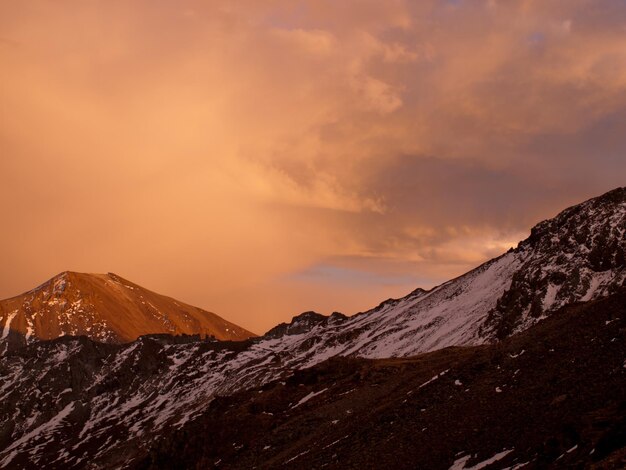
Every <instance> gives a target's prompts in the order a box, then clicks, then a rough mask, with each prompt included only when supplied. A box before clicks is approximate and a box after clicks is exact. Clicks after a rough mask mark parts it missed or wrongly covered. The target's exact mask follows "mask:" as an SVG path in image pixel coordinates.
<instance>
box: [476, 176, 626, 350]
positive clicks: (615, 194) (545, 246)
mask: <svg viewBox="0 0 626 470" xmlns="http://www.w3.org/2000/svg"><path fill="white" fill-rule="evenodd" d="M515 253H516V254H518V255H519V257H520V259H521V260H522V262H521V263H520V267H519V269H517V270H516V271H515V273H513V276H512V282H511V286H510V287H509V289H507V290H506V292H505V293H504V294H503V295H502V296H501V297H500V298H499V299H498V303H497V306H496V307H495V308H494V309H493V310H491V312H490V313H489V317H488V318H487V321H486V323H485V325H484V328H483V329H482V330H483V333H485V334H487V335H488V336H489V335H491V334H493V335H495V336H496V337H497V338H500V339H501V338H504V337H506V336H508V335H510V334H511V333H513V332H515V331H522V330H524V329H525V328H527V327H528V326H529V325H531V324H534V323H536V322H537V320H538V319H539V318H541V317H542V316H545V315H547V314H549V312H551V311H553V310H554V309H556V308H559V307H561V306H563V305H567V304H570V303H573V302H577V301H586V300H591V299H596V298H600V297H604V296H606V295H609V294H611V293H613V292H615V291H616V290H617V289H618V288H619V287H620V286H623V285H624V284H625V282H626V188H618V189H615V190H613V191H610V192H608V193H606V194H604V195H603V196H600V197H598V198H595V199H591V200H589V201H587V202H584V203H582V204H579V205H577V206H574V207H570V208H569V209H566V210H564V211H563V212H561V213H560V214H559V215H557V216H556V217H555V218H553V219H550V220H546V221H544V222H541V223H540V224H538V225H536V226H535V227H534V228H533V229H532V231H531V235H530V237H529V238H528V239H527V240H525V241H523V242H522V243H520V244H519V246H518V248H517V250H515Z"/></svg>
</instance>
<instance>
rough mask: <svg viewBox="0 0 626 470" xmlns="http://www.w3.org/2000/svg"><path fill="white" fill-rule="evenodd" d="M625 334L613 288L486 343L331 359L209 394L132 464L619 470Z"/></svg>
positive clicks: (624, 461) (624, 435)
mask: <svg viewBox="0 0 626 470" xmlns="http://www.w3.org/2000/svg"><path fill="white" fill-rule="evenodd" d="M625 334H626V289H625V288H622V289H620V290H618V291H617V293H615V294H612V295H610V296H609V297H607V298H604V299H601V300H597V301H593V302H586V303H582V304H576V305H571V306H567V307H564V308H563V309H561V310H559V311H558V312H556V313H555V314H554V315H552V316H551V317H550V318H548V319H546V321H544V322H541V323H539V324H537V325H535V326H533V327H531V328H530V329H528V330H526V331H524V332H523V333H521V334H519V335H515V336H513V337H510V338H507V339H505V340H504V341H502V342H501V343H499V344H495V345H484V346H474V347H466V348H459V347H450V348H446V349H443V350H438V351H435V352H431V353H426V354H422V355H419V356H416V357H413V358H408V359H406V358H403V359H374V360H372V359H361V358H344V357H338V358H334V359H331V360H329V361H326V362H324V363H322V364H318V365H316V366H314V367H312V368H309V369H304V370H300V371H297V372H295V373H294V374H293V375H291V376H290V377H289V378H288V379H287V380H284V381H274V382H271V383H268V384H266V385H264V386H262V387H259V388H254V389H251V390H246V391H242V392H238V393H236V394H233V395H231V396H228V397H218V398H216V399H215V400H214V401H213V402H211V404H210V405H209V406H208V407H207V409H206V410H204V411H203V412H202V413H201V414H200V415H199V416H198V417H197V418H196V419H195V420H193V421H192V422H189V423H188V424H187V425H185V426H183V427H182V428H181V429H180V430H178V431H176V432H175V433H173V434H170V435H165V436H164V437H163V438H161V439H159V440H158V441H157V442H156V443H155V444H154V445H153V446H152V448H151V450H150V452H149V453H148V454H147V455H146V457H144V458H143V459H141V460H140V461H138V462H137V463H136V464H135V468H137V469H141V470H154V469H161V468H177V469H181V470H182V469H195V468H213V467H217V466H219V468H223V469H247V468H257V469H273V468H324V469H327V468H328V469H344V468H355V469H356V468H393V469H407V470H409V469H416V468H418V469H420V468H424V469H433V470H436V469H442V470H447V469H459V470H460V469H463V468H467V469H469V468H472V469H476V468H483V467H481V466H480V465H483V466H487V464H488V463H489V462H493V463H494V466H492V467H488V468H490V469H493V468H498V469H502V468H508V469H512V468H516V469H519V468H522V467H523V468H524V469H526V470H530V469H537V468H554V467H556V468H580V469H582V468H603V469H609V468H613V469H624V468H626V362H625V360H624V358H625V357H626V342H625V341H624V340H625V339H626V336H625ZM496 462H497V463H496ZM594 466H596V467H594Z"/></svg>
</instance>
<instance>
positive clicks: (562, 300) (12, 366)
mask: <svg viewBox="0 0 626 470" xmlns="http://www.w3.org/2000/svg"><path fill="white" fill-rule="evenodd" d="M625 194H626V189H624V188H621V189H618V190H615V191H612V192H611V193H608V194H606V195H604V196H601V197H599V198H596V199H593V200H590V201H587V202H585V203H583V204H581V205H579V206H575V207H573V208H570V209H568V210H566V211H564V212H563V213H561V214H559V215H558V216H557V217H556V218H555V219H553V220H551V221H547V222H542V223H541V224H539V225H538V226H537V227H535V229H533V231H532V234H531V236H530V237H529V238H528V239H527V240H525V241H523V242H522V243H520V244H519V246H518V247H517V248H516V249H514V250H510V251H509V252H508V253H506V254H504V255H502V256H500V257H498V258H496V259H494V260H491V261H489V262H487V263H485V264H483V265H481V266H479V267H478V268H476V269H474V270H472V271H470V272H469V273H467V274H465V275H463V276H460V277H459V278H456V279H453V280H451V281H449V282H446V283H445V284H442V285H441V286H438V287H436V288H434V289H432V290H430V291H424V290H422V289H417V290H415V291H414V292H412V293H411V294H409V295H408V296H406V297H404V298H402V299H395V300H394V299H391V300H388V301H385V302H383V303H382V304H380V305H379V306H378V307H376V308H375V309H372V310H370V311H368V312H365V313H361V314H358V315H355V316H353V317H349V318H346V317H344V316H343V315H340V314H334V315H332V316H330V317H325V316H323V315H319V314H316V313H314V312H307V313H305V314H302V315H299V316H297V317H294V319H293V320H292V322H291V323H289V324H282V325H279V326H278V327H276V328H274V329H272V330H270V332H268V334H267V335H265V336H263V337H260V338H253V339H250V340H246V341H240V342H218V341H199V340H193V339H192V338H186V339H174V338H168V337H166V336H149V337H142V338H141V339H139V340H137V341H135V342H133V343H130V344H123V345H99V344H94V343H92V342H91V341H88V340H87V339H85V338H72V337H64V338H59V339H56V340H53V341H49V342H35V343H33V344H29V345H28V346H27V347H25V348H21V349H18V350H15V351H9V352H8V353H7V354H6V355H5V357H2V358H0V430H2V432H1V433H0V449H3V450H0V467H2V465H18V464H19V465H24V466H27V467H28V466H34V467H36V466H37V465H40V464H41V462H43V461H44V460H45V461H50V460H49V459H51V458H52V459H57V461H58V462H60V463H62V465H60V466H63V467H64V468H72V467H76V468H82V467H85V466H87V465H88V464H91V463H93V464H96V465H99V466H102V467H105V468H117V467H123V466H125V465H127V464H129V463H130V462H132V461H134V459H135V458H136V457H137V456H139V455H141V454H142V453H144V452H147V450H148V448H149V447H150V445H151V443H152V442H153V441H154V439H156V438H158V437H159V436H163V435H166V434H168V433H169V432H171V431H172V430H174V429H180V428H181V427H182V426H184V425H185V424H186V423H187V422H189V421H190V420H193V419H194V418H196V417H197V416H198V415H199V414H200V413H202V412H203V410H205V409H206V408H207V406H208V405H209V404H210V403H211V402H212V400H214V398H215V397H216V396H224V395H230V394H233V393H235V392H238V391H241V390H246V389H250V388H253V387H259V386H262V385H263V384H268V383H270V382H273V381H281V380H282V381H284V380H289V377H291V376H292V375H293V373H294V371H297V370H300V369H304V368H307V367H311V366H314V365H316V364H319V363H321V362H323V361H325V360H327V359H329V358H337V357H360V358H372V359H383V358H392V357H395V358H398V357H410V356H414V355H416V354H419V353H422V352H427V351H434V350H438V349H442V348H445V347H448V346H468V345H484V344H486V343H492V342H497V341H498V340H503V339H505V338H507V337H508V336H509V335H510V334H511V333H514V332H521V331H523V330H526V329H527V328H529V327H531V326H532V325H534V324H535V323H538V322H539V321H540V320H541V319H548V318H550V317H551V316H552V315H553V313H554V312H556V311H557V310H558V309H559V307H561V306H563V305H566V304H569V303H572V302H589V301H594V300H597V299H602V298H605V297H606V296H608V295H610V294H611V293H612V292H617V291H618V290H619V288H620V286H622V285H623V284H624V279H625V276H626V272H625V267H624V262H623V252H624V230H625V227H626V224H625V213H626V200H625ZM620 253H621V254H620ZM131 287H132V286H131ZM120 288H122V287H120ZM48 290H49V289H45V291H48ZM51 290H52V291H54V285H52V287H51ZM65 290H67V288H66V289H65ZM130 291H132V292H134V290H133V289H130ZM30 295H33V294H30ZM37 295H40V294H37ZM42 295H43V294H42ZM48 295H51V294H48ZM155 295H156V294H155ZM621 298H622V299H623V296H622V297H621ZM151 302H152V300H151ZM155 305H156V304H155ZM11 311H12V310H10V311H9V312H11ZM4 312H6V310H5V311H4ZM4 315H5V316H4V322H5V326H6V325H13V323H12V322H13V321H15V318H17V317H15V318H12V319H11V320H10V321H9V320H8V317H7V316H6V313H5V314H4ZM590 315H591V314H590ZM562 325H563V327H564V328H566V325H567V322H563V323H562ZM5 331H8V330H7V329H6V327H5ZM22 331H23V330H22ZM15 335H19V334H18V333H15ZM3 336H4V335H3ZM7 337H8V334H7ZM5 339H6V338H5ZM622 340H623V338H622ZM278 383H279V382H278ZM111 435H113V436H114V437H113V438H110V436H111ZM20 462H21V463H20ZM19 465H18V467H17V468H19Z"/></svg>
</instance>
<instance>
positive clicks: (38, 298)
mask: <svg viewBox="0 0 626 470" xmlns="http://www.w3.org/2000/svg"><path fill="white" fill-rule="evenodd" d="M0 324H3V325H4V329H3V334H2V336H3V338H2V339H5V340H7V341H6V343H7V344H9V345H11V346H12V347H15V346H19V345H20V344H25V343H28V342H30V341H32V340H34V339H52V338H56V337H58V336H64V335H72V336H76V335H85V336H88V337H90V338H92V339H95V340H98V341H104V342H114V343H119V342H127V341H133V340H135V339H137V338H138V337H139V336H141V335H145V334H152V333H168V334H174V335H176V334H189V335H193V334H199V335H201V336H213V337H215V338H217V339H221V340H242V339H246V338H249V337H251V336H254V334H252V333H250V332H249V331H246V330H245V329H243V328H241V327H239V326H237V325H234V324H233V323H230V322H228V321H226V320H224V319H223V318H220V317H219V316H217V315H215V314H214V313H211V312H208V311H206V310H202V309H200V308H197V307H193V306H191V305H188V304H185V303H183V302H179V301H177V300H175V299H172V298H170V297H166V296H163V295H160V294H157V293H155V292H152V291H149V290H148V289H145V288H143V287H141V286H139V285H137V284H134V283H132V282H130V281H128V280H126V279H124V278H122V277H121V276H119V275H117V274H114V273H107V274H97V273H79V272H73V271H63V272H61V273H59V274H57V275H55V276H54V277H52V278H50V279H49V280H47V281H46V282H44V283H43V284H41V285H39V286H38V287H36V288H35V289H32V290H30V291H28V292H26V293H24V294H22V295H19V296H16V297H13V298H10V299H6V300H3V301H0Z"/></svg>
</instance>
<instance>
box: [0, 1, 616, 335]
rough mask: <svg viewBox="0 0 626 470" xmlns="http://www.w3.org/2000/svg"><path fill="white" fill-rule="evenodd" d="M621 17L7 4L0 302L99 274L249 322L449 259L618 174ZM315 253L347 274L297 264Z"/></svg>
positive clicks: (363, 5) (389, 285)
mask: <svg viewBox="0 0 626 470" xmlns="http://www.w3.org/2000/svg"><path fill="white" fill-rule="evenodd" d="M625 21H626V6H624V3H623V2H618V1H610V0H603V1H600V2H597V1H596V2H591V1H584V0H579V1H569V0H567V1H566V0H563V1H557V2H535V1H521V0H520V1H511V2H494V1H485V2H453V3H450V2H440V1H425V2H408V1H403V0H392V1H386V2H379V1H374V0H371V1H369V0H368V1H359V2H356V1H352V0H350V1H345V2H335V1H331V0H328V1H326V0H324V1H302V2H291V1H289V2H288V1H286V0H272V1H271V2H256V1H251V0H250V1H243V2H237V3H233V2H226V1H212V2H204V1H199V0H185V1H181V2H175V3H174V2H156V3H155V2H150V1H147V0H145V1H137V2H130V3H129V2H121V1H108V2H105V1H93V2H78V1H70V2H65V3H58V2H49V1H44V0H41V1H33V2H28V4H26V3H25V2H5V3H3V4H2V5H1V6H0V38H2V39H1V40H0V66H1V67H2V70H4V71H8V73H3V74H1V76H0V113H1V114H0V148H1V152H2V155H3V158H1V159H0V175H2V178H3V180H2V185H0V210H2V212H3V214H5V216H4V217H5V220H7V221H8V222H7V223H6V224H5V228H4V229H3V230H2V231H0V262H1V263H2V265H3V266H5V268H4V269H2V270H0V286H2V290H1V291H0V297H6V296H9V295H13V294H17V293H19V292H20V291H23V290H27V289H29V288H30V287H32V286H33V285H35V284H37V283H38V282H40V281H42V280H43V279H45V278H47V277H50V276H51V275H53V274H55V273H56V272H58V271H61V270H64V269H75V270H83V271H117V272H119V274H121V275H123V276H125V277H128V278H130V279H132V280H134V281H136V282H138V283H140V284H145V285H146V286H147V287H150V288H153V289H154V290H159V291H162V292H164V293H167V294H170V295H172V296H175V297H176V296H178V297H180V298H181V299H182V300H187V301H189V302H192V303H196V304H198V305H200V306H202V307H205V308H208V309H212V310H215V311H216V312H217V313H219V314H222V315H224V316H226V317H228V318H229V319H231V320H233V321H235V322H239V323H241V324H242V325H243V326H246V327H248V328H251V329H253V330H256V331H259V332H260V331H261V330H263V329H267V328H269V327H270V326H272V324H273V323H274V322H276V321H282V320H284V319H286V318H288V317H290V316H291V315H292V314H293V313H296V312H297V311H299V310H304V309H307V308H320V309H326V310H332V309H335V308H337V309H342V310H345V311H347V313H350V312H351V311H356V310H363V309H365V308H367V307H368V306H371V305H374V304H376V303H378V301H380V300H381V298H382V297H389V296H399V295H402V294H403V293H405V292H408V291H409V290H412V289H413V288H415V287H418V286H417V285H411V283H413V282H415V283H421V282H425V283H427V284H428V283H434V282H439V281H440V280H442V279H446V278H448V277H450V276H454V275H458V274H461V273H462V272H463V270H466V269H469V268H471V267H473V266H474V265H475V264H477V263H479V262H480V261H482V260H484V259H487V258H488V257H490V256H494V255H496V254H498V253H499V252H500V251H502V250H504V249H505V248H506V247H507V246H509V245H510V244H511V243H513V242H514V241H515V240H516V239H518V238H520V237H523V236H524V234H525V233H527V232H528V229H529V228H530V226H531V225H532V224H534V223H535V222H537V221H539V220H540V219H542V218H546V217H549V216H552V215H554V214H555V212H556V211H558V210H559V209H561V208H562V207H564V206H565V205H567V204H572V203H575V202H578V201H580V200H582V199H585V198H587V197H591V196H593V195H594V194H598V193H600V192H602V191H605V190H608V189H610V188H611V187H613V186H618V185H620V184H623V181H620V175H623V174H624V170H625V168H624V159H623V158H622V156H623V155H624V151H625V150H626V141H625V139H624V137H623V136H624V135H626V129H624V125H623V123H624V122H626V121H625V120H624V119H623V117H624V113H626V52H625V51H626V40H625V39H624V34H623V33H624V26H623V25H624V22H625ZM316 266H317V267H320V266H321V267H323V270H325V271H324V272H326V273H334V274H333V276H330V277H329V279H331V280H332V279H336V278H337V275H335V274H337V273H340V274H341V276H340V277H341V278H342V279H344V280H350V278H351V277H352V279H353V281H354V282H343V283H338V285H336V286H334V287H330V284H332V283H333V282H334V281H331V282H329V283H326V284H324V285H321V284H320V283H314V282H307V281H306V279H305V278H303V277H302V276H298V273H306V272H308V271H307V270H311V269H313V270H315V267H316ZM312 267H313V268H312ZM362 273H366V274H362ZM294 276H295V278H294ZM294 279H296V280H294ZM377 279H380V280H381V282H382V285H381V287H380V289H374V288H371V284H372V283H373V282H372V280H377ZM384 279H392V280H399V281H398V282H395V281H394V282H385V281H384ZM366 286H367V289H364V288H363V287H366ZM333 304H334V305H336V307H334V306H333Z"/></svg>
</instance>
